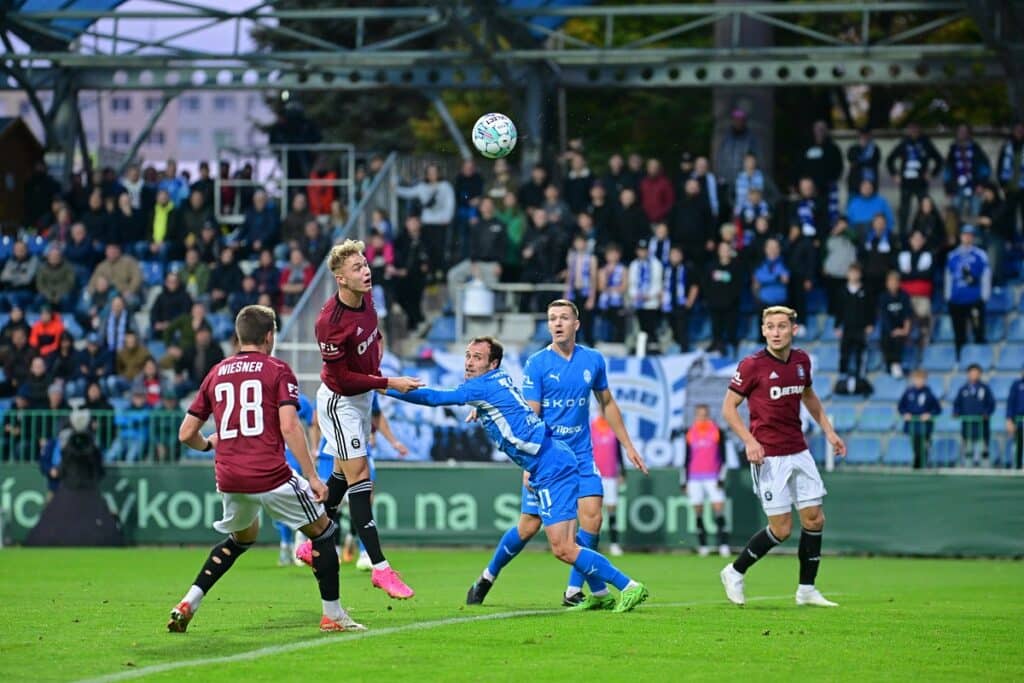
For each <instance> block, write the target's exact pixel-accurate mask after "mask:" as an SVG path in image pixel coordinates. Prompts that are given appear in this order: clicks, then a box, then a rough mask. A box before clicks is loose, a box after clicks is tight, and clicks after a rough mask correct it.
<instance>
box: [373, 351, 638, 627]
mask: <svg viewBox="0 0 1024 683" xmlns="http://www.w3.org/2000/svg"><path fill="white" fill-rule="evenodd" d="M503 355H504V351H503V348H502V346H501V344H500V343H499V342H498V341H497V340H496V339H494V338H493V337H477V338H475V339H473V340H472V341H471V342H470V343H469V345H468V346H467V347H466V361H465V371H466V373H465V377H466V381H465V382H463V383H462V384H461V385H459V386H458V387H457V388H455V389H448V390H439V389H416V390H415V391H410V392H409V393H407V394H404V395H403V394H400V393H399V392H397V391H394V390H390V391H388V392H387V393H388V395H389V396H394V397H395V398H398V399H401V400H403V401H408V402H410V403H417V404H419V405H428V406H444V405H469V406H472V407H473V408H475V409H476V414H477V419H478V420H479V421H480V424H481V425H482V426H483V428H484V431H486V432H487V435H488V436H489V437H490V438H491V440H492V441H494V443H495V445H496V446H497V447H498V448H499V449H500V450H501V451H502V452H503V453H505V454H506V455H507V456H508V457H509V458H510V459H511V460H512V461H513V462H514V463H516V464H517V465H519V466H520V467H522V468H523V469H524V470H525V471H526V472H527V473H529V475H530V487H531V488H532V489H533V491H534V492H535V494H536V496H537V503H538V510H537V512H538V515H539V517H540V519H541V521H542V522H543V523H544V529H545V531H546V533H547V536H548V542H549V543H550V545H551V550H552V552H553V553H554V555H555V557H557V558H558V559H559V560H561V561H562V562H565V563H566V564H570V565H572V566H573V567H575V568H576V569H577V570H578V571H579V572H580V574H582V575H583V576H584V577H586V579H587V580H590V579H591V578H593V579H596V580H597V581H600V584H599V585H600V587H601V588H604V586H605V584H607V583H610V584H612V585H613V586H615V588H617V589H618V590H619V591H620V593H619V600H618V602H617V604H615V605H614V611H615V612H628V611H629V610H631V609H633V608H634V607H636V606H637V605H639V604H640V603H641V602H643V601H644V600H646V599H647V596H648V593H647V589H646V588H645V587H644V586H643V584H640V583H637V582H636V581H633V580H632V579H630V578H629V577H628V576H626V575H625V574H623V573H622V572H620V571H619V570H618V569H616V568H615V567H614V566H613V565H612V564H611V562H609V561H608V560H607V558H605V557H604V556H603V555H601V554H600V553H598V552H597V551H595V550H591V549H590V548H587V547H584V546H582V545H581V544H579V543H578V542H577V541H576V529H575V527H576V514H577V512H576V510H577V507H576V505H577V499H578V497H579V494H578V490H579V476H578V464H577V462H576V456H575V455H574V454H573V452H572V450H570V448H569V447H568V446H567V445H566V444H565V442H564V441H561V440H558V439H555V438H552V433H551V428H550V427H549V426H548V425H546V424H545V423H544V421H543V420H541V419H540V418H539V417H538V416H537V414H536V413H535V412H534V411H533V409H532V408H531V407H530V405H529V404H528V403H527V402H526V399H525V398H524V397H523V393H522V392H521V391H520V390H519V389H518V388H517V387H516V386H515V383H514V382H513V381H512V378H511V377H509V375H508V373H506V372H505V371H504V370H502V369H501V359H502V356H503Z"/></svg>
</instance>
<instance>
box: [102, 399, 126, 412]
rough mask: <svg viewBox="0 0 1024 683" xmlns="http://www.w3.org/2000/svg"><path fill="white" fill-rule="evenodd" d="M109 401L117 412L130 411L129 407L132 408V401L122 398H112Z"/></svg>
mask: <svg viewBox="0 0 1024 683" xmlns="http://www.w3.org/2000/svg"><path fill="white" fill-rule="evenodd" d="M107 400H108V401H109V402H110V407H111V408H113V409H114V411H115V412H121V411H122V410H128V408H129V406H131V401H129V400H128V399H126V398H123V397H121V396H110V397H109V398H108V399H107Z"/></svg>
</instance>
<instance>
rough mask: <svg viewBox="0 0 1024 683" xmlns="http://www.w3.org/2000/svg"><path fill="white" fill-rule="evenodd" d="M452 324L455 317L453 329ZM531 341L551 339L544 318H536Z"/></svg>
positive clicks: (548, 340)
mask: <svg viewBox="0 0 1024 683" xmlns="http://www.w3.org/2000/svg"><path fill="white" fill-rule="evenodd" d="M454 325H455V319H454V318H452V329H453V330H454V329H455V327H454ZM452 341H455V340H454V339H453V340H452ZM531 341H535V342H545V343H547V342H550V341H551V332H549V331H548V323H547V321H546V320H538V321H537V327H536V328H534V330H533V338H532V339H531Z"/></svg>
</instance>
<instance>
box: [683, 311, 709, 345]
mask: <svg viewBox="0 0 1024 683" xmlns="http://www.w3.org/2000/svg"><path fill="white" fill-rule="evenodd" d="M688 326H689V328H690V342H691V343H693V342H701V341H706V340H708V339H711V319H710V318H708V317H707V316H706V315H691V316H690V320H689V323H688Z"/></svg>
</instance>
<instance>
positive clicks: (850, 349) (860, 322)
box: [836, 263, 875, 393]
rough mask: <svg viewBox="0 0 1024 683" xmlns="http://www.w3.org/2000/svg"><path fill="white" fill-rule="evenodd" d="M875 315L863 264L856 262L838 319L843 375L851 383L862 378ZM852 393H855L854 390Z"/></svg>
mask: <svg viewBox="0 0 1024 683" xmlns="http://www.w3.org/2000/svg"><path fill="white" fill-rule="evenodd" d="M874 320H875V314H874V311H871V310H869V309H868V305H867V295H866V294H865V292H864V286H863V285H862V284H861V269H860V264H859V263H854V264H853V265H851V266H850V269H849V270H848V271H847V274H846V291H845V292H844V293H843V304H842V309H841V312H840V314H839V317H838V318H836V328H837V329H836V336H838V337H839V338H840V342H839V372H841V373H843V375H844V376H845V378H846V380H847V383H848V384H850V383H855V382H856V381H857V380H859V379H860V378H861V371H862V369H863V368H862V361H863V359H864V358H863V357H864V350H865V349H866V348H867V340H868V337H869V336H870V335H871V331H872V330H873V329H874ZM850 393H853V391H852V389H851V391H850Z"/></svg>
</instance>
